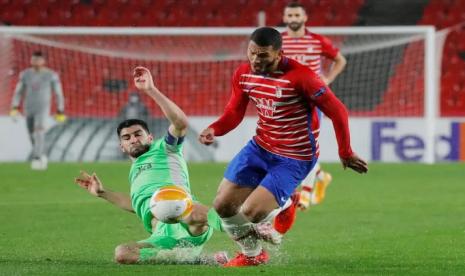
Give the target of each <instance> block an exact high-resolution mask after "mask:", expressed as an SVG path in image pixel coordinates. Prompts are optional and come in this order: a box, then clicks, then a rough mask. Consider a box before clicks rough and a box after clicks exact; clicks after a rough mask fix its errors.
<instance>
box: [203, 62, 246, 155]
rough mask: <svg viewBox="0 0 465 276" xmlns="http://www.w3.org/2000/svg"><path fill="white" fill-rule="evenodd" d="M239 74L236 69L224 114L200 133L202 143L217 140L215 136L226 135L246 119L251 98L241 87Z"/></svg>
mask: <svg viewBox="0 0 465 276" xmlns="http://www.w3.org/2000/svg"><path fill="white" fill-rule="evenodd" d="M238 75H239V73H238V71H236V72H235V73H234V76H233V79H232V93H231V97H230V98H229V102H228V104H227V105H226V107H225V109H224V113H223V115H221V117H220V118H218V120H216V121H215V122H214V123H212V124H211V125H210V126H208V127H207V128H206V129H204V130H203V131H202V132H201V133H200V135H199V138H198V139H199V142H200V143H201V144H204V145H207V146H208V145H211V144H212V143H213V142H214V141H215V136H223V135H225V134H226V133H228V132H230V131H231V130H233V129H235V128H236V127H237V126H238V125H239V124H240V123H241V122H242V119H244V115H245V112H246V110H247V104H248V102H249V98H248V96H247V94H246V93H243V92H242V89H241V88H240V87H239V80H238Z"/></svg>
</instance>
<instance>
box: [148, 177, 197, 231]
mask: <svg viewBox="0 0 465 276" xmlns="http://www.w3.org/2000/svg"><path fill="white" fill-rule="evenodd" d="M192 207H193V202H192V197H191V195H190V194H189V193H188V192H186V190H184V189H183V188H181V187H179V186H166V187H163V188H160V189H159V190H157V191H156V192H155V193H154V194H153V195H152V198H150V211H151V212H152V215H153V216H154V217H155V218H156V219H157V220H159V221H162V222H164V223H178V222H179V221H181V220H182V219H184V218H186V217H188V216H189V215H190V214H191V212H192Z"/></svg>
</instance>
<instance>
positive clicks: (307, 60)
mask: <svg viewBox="0 0 465 276" xmlns="http://www.w3.org/2000/svg"><path fill="white" fill-rule="evenodd" d="M307 19H308V17H307V13H306V11H305V8H304V7H303V5H302V4H300V3H298V2H291V3H289V4H288V5H287V6H286V7H285V8H284V14H283V22H284V23H285V24H286V31H285V32H283V33H282V37H283V52H284V55H286V56H288V57H290V58H292V59H295V60H297V61H298V62H300V63H301V64H303V65H305V66H307V67H308V68H310V69H311V70H313V71H314V72H315V73H317V74H318V75H319V76H320V78H321V80H323V81H324V82H325V83H326V84H327V85H329V84H331V83H332V82H333V81H334V79H335V78H336V77H337V76H338V75H339V74H340V73H341V72H342V70H344V67H345V66H346V63H347V61H346V59H345V57H344V56H343V55H342V54H341V52H340V51H339V49H337V48H336V47H334V46H333V45H332V43H331V41H330V40H329V39H328V38H326V37H324V36H322V35H318V34H315V33H312V32H310V31H309V30H308V29H307V28H306V27H305V23H306V22H307ZM322 57H325V58H328V59H329V60H331V61H332V66H330V68H329V70H328V72H326V73H323V70H322V64H323V59H322ZM319 115H321V113H320V112H319ZM331 179H332V178H331V175H330V174H329V173H327V172H325V171H323V170H321V168H320V165H319V163H318V162H317V164H316V165H315V167H314V168H313V169H312V171H311V172H310V173H309V174H308V176H307V177H306V178H305V180H304V181H303V182H302V191H301V192H300V198H299V203H298V206H299V207H300V208H301V209H307V208H308V207H309V206H310V203H311V204H319V203H321V202H322V201H323V199H324V197H325V192H326V188H327V186H328V185H329V183H330V182H331Z"/></svg>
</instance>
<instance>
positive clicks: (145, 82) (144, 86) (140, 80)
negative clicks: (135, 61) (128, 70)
mask: <svg viewBox="0 0 465 276" xmlns="http://www.w3.org/2000/svg"><path fill="white" fill-rule="evenodd" d="M133 76H134V85H135V86H136V88H137V89H139V90H140V91H143V92H146V91H150V90H153V89H155V84H154V83H153V78H152V74H151V73H150V70H149V69H147V68H145V67H142V66H138V67H136V68H135V69H134V74H133Z"/></svg>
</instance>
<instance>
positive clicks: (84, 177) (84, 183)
mask: <svg viewBox="0 0 465 276" xmlns="http://www.w3.org/2000/svg"><path fill="white" fill-rule="evenodd" d="M74 183H76V184H78V185H79V186H81V187H82V188H84V189H86V190H87V191H88V192H89V193H90V194H91V195H94V196H98V197H100V196H101V195H102V194H103V192H105V190H104V189H103V185H102V182H101V181H100V179H99V178H98V177H97V175H96V174H95V173H93V174H92V175H89V174H88V173H87V172H85V171H81V174H80V176H79V177H76V178H75V179H74Z"/></svg>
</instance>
